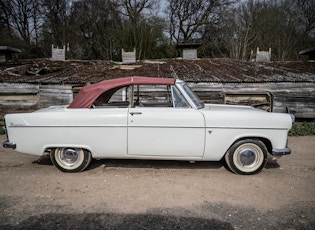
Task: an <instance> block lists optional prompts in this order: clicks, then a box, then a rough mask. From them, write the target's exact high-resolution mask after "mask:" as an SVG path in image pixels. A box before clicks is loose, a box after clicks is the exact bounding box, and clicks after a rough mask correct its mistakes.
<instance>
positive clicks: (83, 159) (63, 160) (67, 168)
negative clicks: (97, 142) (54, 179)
mask: <svg viewBox="0 0 315 230" xmlns="http://www.w3.org/2000/svg"><path fill="white" fill-rule="evenodd" d="M50 159H51V161H52V162H53V164H54V165H55V166H56V167H57V168H58V169H59V170H61V171H63V172H81V171H83V170H84V169H86V168H87V167H88V166H89V164H90V163H91V160H92V156H91V153H90V152H89V151H88V150H85V149H81V148H69V147H66V148H55V149H52V150H51V152H50Z"/></svg>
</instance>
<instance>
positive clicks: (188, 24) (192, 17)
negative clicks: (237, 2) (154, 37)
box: [168, 0, 233, 43]
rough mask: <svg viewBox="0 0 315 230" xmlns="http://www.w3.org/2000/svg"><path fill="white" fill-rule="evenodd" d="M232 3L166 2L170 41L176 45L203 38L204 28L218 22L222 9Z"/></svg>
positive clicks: (202, 0)
mask: <svg viewBox="0 0 315 230" xmlns="http://www.w3.org/2000/svg"><path fill="white" fill-rule="evenodd" d="M232 2H233V1H231V0H195V1H190V0H168V4H169V11H168V18H169V20H170V25H169V33H170V37H171V39H172V40H173V41H175V42H177V43H178V42H186V41H189V40H193V39H201V38H203V37H204V36H205V33H206V32H207V30H206V28H207V27H209V26H210V25H214V24H216V23H217V22H218V20H219V18H220V12H221V10H222V8H224V7H226V6H227V5H229V4H231V3H232Z"/></svg>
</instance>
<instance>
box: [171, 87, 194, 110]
mask: <svg viewBox="0 0 315 230" xmlns="http://www.w3.org/2000/svg"><path fill="white" fill-rule="evenodd" d="M172 93H173V103H174V107H175V108H190V106H189V104H188V103H187V101H186V99H185V98H184V96H183V95H182V94H181V92H180V91H179V90H178V89H177V88H176V87H175V86H172Z"/></svg>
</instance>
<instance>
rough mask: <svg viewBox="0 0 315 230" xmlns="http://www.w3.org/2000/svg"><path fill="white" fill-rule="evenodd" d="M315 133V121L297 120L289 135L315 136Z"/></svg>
mask: <svg viewBox="0 0 315 230" xmlns="http://www.w3.org/2000/svg"><path fill="white" fill-rule="evenodd" d="M314 135H315V121H310V122H296V123H294V124H293V127H292V129H291V130H290V132H289V136H314Z"/></svg>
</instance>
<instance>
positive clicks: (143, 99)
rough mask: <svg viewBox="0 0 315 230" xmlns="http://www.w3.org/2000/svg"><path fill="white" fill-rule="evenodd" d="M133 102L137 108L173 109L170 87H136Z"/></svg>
mask: <svg viewBox="0 0 315 230" xmlns="http://www.w3.org/2000/svg"><path fill="white" fill-rule="evenodd" d="M133 100H134V106H135V107H137V106H138V107H173V104H172V95H171V88H170V86H169V85H135V86H134V90H133Z"/></svg>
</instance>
